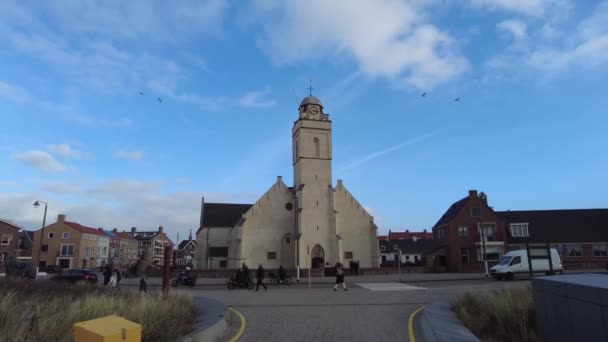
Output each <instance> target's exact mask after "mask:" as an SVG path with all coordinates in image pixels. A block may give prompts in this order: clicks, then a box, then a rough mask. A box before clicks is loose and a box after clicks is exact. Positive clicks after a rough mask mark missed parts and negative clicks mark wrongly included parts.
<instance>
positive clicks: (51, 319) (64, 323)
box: [0, 280, 198, 342]
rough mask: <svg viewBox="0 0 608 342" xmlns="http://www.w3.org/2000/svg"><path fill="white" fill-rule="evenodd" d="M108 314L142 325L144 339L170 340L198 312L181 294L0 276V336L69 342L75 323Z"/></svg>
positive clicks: (188, 327) (186, 327) (185, 330)
mask: <svg viewBox="0 0 608 342" xmlns="http://www.w3.org/2000/svg"><path fill="white" fill-rule="evenodd" d="M112 314H114V315H118V316H121V317H124V318H126V319H128V320H130V321H133V322H136V323H139V324H141V325H142V340H143V341H172V340H174V339H176V338H178V337H180V336H183V335H186V334H187V333H188V332H190V330H191V327H192V323H193V321H194V320H195V318H196V316H197V315H198V312H197V308H196V306H195V305H194V304H193V303H192V300H191V299H190V298H189V297H187V296H183V295H179V296H178V295H172V296H170V297H169V298H168V299H167V300H163V299H162V297H161V296H157V295H150V294H139V293H137V292H133V291H128V290H116V289H104V288H98V287H95V286H90V285H85V284H81V285H78V284H77V285H67V284H63V283H56V282H50V281H39V280H36V281H31V282H25V281H10V280H2V281H0V336H2V340H3V341H14V342H17V341H66V342H67V341H73V339H74V333H73V330H72V325H73V324H74V323H76V322H81V321H86V320H90V319H95V318H100V317H104V316H107V315H112Z"/></svg>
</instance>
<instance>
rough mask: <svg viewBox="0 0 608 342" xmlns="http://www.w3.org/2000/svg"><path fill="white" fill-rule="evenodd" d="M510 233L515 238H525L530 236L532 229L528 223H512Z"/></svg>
mask: <svg viewBox="0 0 608 342" xmlns="http://www.w3.org/2000/svg"><path fill="white" fill-rule="evenodd" d="M509 231H510V232H511V236H512V237H514V238H523V237H529V236H530V229H529V228H528V224H527V223H510V224H509Z"/></svg>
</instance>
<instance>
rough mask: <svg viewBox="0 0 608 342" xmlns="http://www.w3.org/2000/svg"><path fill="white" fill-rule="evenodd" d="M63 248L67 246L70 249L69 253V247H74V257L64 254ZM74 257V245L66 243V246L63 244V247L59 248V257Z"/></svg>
mask: <svg viewBox="0 0 608 342" xmlns="http://www.w3.org/2000/svg"><path fill="white" fill-rule="evenodd" d="M63 246H67V247H68V250H67V251H68V252H69V246H72V255H69V254H63ZM73 256H74V244H73V243H66V244H61V247H60V248H59V257H73Z"/></svg>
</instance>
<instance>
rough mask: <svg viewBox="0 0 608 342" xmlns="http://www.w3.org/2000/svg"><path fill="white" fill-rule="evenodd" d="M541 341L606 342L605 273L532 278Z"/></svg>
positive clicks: (607, 280) (607, 299)
mask: <svg viewBox="0 0 608 342" xmlns="http://www.w3.org/2000/svg"><path fill="white" fill-rule="evenodd" d="M532 289H533V291H534V302H535V304H536V319H537V321H538V330H539V336H540V339H541V341H608V276H606V275H601V274H576V275H562V276H552V277H540V278H533V279H532Z"/></svg>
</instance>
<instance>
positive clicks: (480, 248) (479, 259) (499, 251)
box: [469, 246, 505, 262]
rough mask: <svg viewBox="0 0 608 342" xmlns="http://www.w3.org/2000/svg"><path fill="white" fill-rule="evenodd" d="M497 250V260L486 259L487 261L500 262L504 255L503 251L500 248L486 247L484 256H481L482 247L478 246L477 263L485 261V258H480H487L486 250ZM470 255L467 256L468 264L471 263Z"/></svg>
mask: <svg viewBox="0 0 608 342" xmlns="http://www.w3.org/2000/svg"><path fill="white" fill-rule="evenodd" d="M495 248H497V249H498V258H497V259H488V260H487V261H500V259H501V258H502V256H503V255H504V253H505V251H504V249H503V247H502V246H486V255H485V256H484V255H483V246H479V247H477V261H486V260H485V258H482V256H484V257H487V254H488V249H495ZM470 257H471V256H470V254H469V262H471V259H470Z"/></svg>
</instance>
